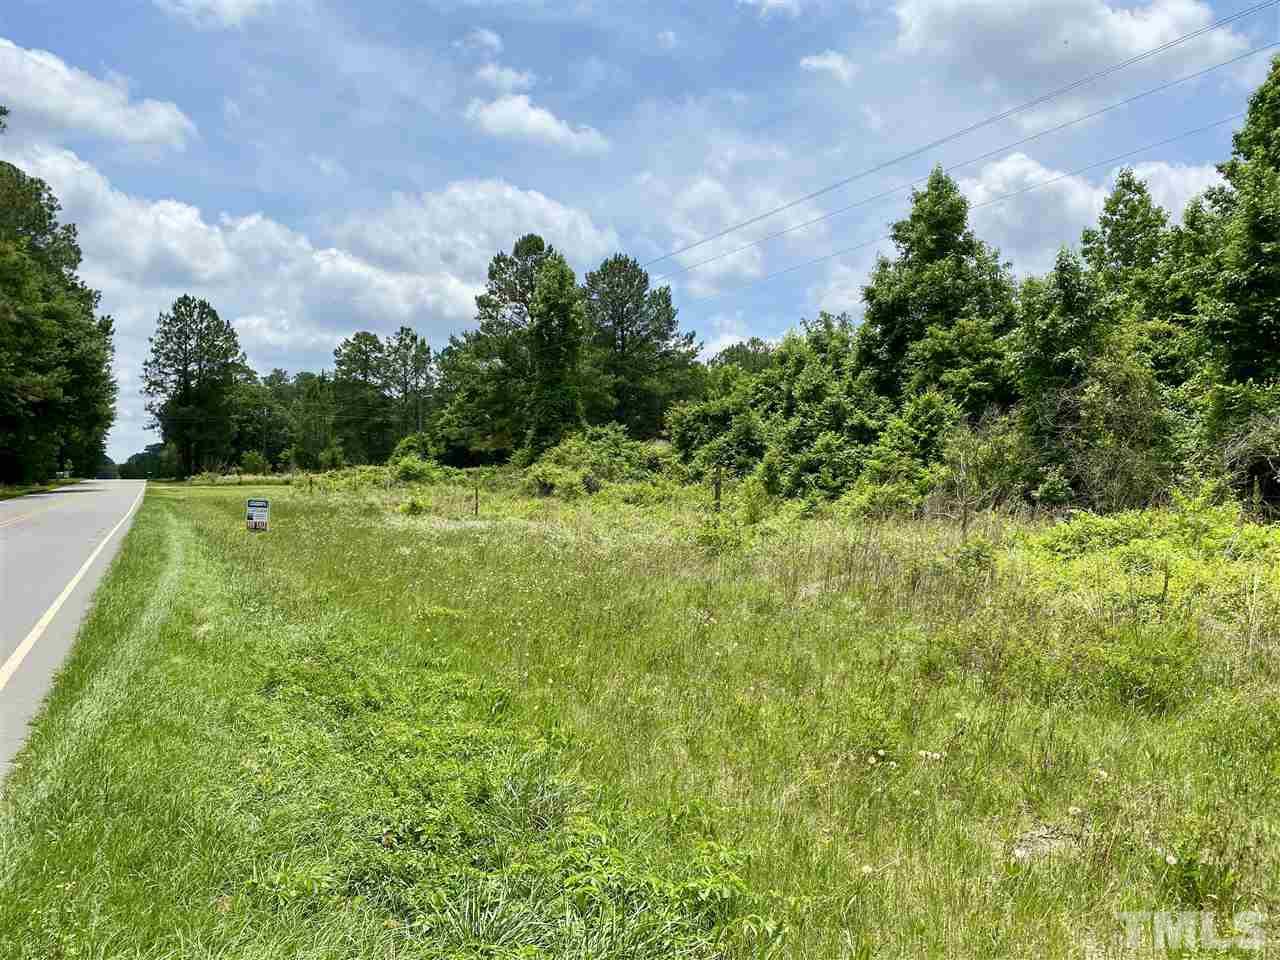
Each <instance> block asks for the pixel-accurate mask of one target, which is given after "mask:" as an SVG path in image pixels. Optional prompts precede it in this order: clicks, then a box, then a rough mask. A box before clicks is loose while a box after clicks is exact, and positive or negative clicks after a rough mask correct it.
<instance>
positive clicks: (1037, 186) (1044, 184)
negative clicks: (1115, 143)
mask: <svg viewBox="0 0 1280 960" xmlns="http://www.w3.org/2000/svg"><path fill="white" fill-rule="evenodd" d="M1244 116H1245V113H1243V112H1241V113H1233V114H1232V115H1231V116H1229V117H1223V118H1222V119H1221V120H1215V121H1213V123H1207V124H1205V125H1204V126H1202V127H1196V128H1195V129H1194V130H1187V131H1186V132H1184V133H1179V134H1178V135H1176V136H1173V137H1168V138H1167V139H1164V140H1160V141H1157V142H1156V143H1148V144H1147V145H1146V146H1142V147H1138V148H1137V149H1136V150H1129V151H1127V152H1125V153H1120V154H1117V155H1116V156H1114V157H1108V158H1107V159H1105V160H1098V161H1095V162H1094V163H1091V164H1088V165H1087V166H1084V167H1077V168H1076V169H1075V170H1071V171H1068V172H1067V173H1061V174H1058V176H1056V177H1050V178H1049V179H1048V180H1042V181H1041V182H1039V183H1033V184H1031V186H1029V187H1023V188H1022V189H1021V190H1015V191H1013V192H1012V193H1005V194H1001V195H1000V196H998V197H993V198H991V199H990V200H984V201H982V203H975V204H974V205H973V206H972V207H970V208H969V209H971V210H980V209H982V208H983V207H990V206H993V205H994V204H997V203H1004V202H1005V201H1006V200H1012V199H1014V198H1015V197H1020V196H1022V195H1023V194H1027V193H1030V192H1032V191H1033V190H1039V189H1041V188H1042V187H1047V186H1050V185H1052V184H1055V183H1058V182H1059V181H1062V180H1066V179H1067V178H1068V177H1077V176H1079V175H1080V174H1082V173H1087V172H1088V171H1090V170H1093V169H1096V168H1097V167H1105V166H1107V165H1108V164H1112V163H1118V162H1119V161H1121V160H1127V159H1129V158H1130V157H1133V156H1137V155H1138V154H1140V153H1146V152H1147V151H1148V150H1155V149H1157V148H1158V147H1165V146H1168V145H1169V144H1171V143H1176V142H1177V141H1179V140H1185V139H1186V138H1187V137H1193V136H1195V135H1196V134H1198V133H1205V132H1206V131H1208V130H1212V129H1213V128H1215V127H1220V126H1222V125H1223V124H1225V123H1231V122H1232V121H1233V120H1239V119H1240V118H1241V117H1244ZM891 239H893V238H892V236H890V235H887V234H886V235H884V236H880V237H876V238H874V239H872V240H864V241H863V242H862V243H855V244H854V245H853V246H851V247H844V248H842V249H840V250H836V251H835V252H834V253H827V254H824V255H823V256H821V257H815V258H814V259H812V260H805V261H804V262H802V263H796V264H792V265H791V266H789V267H784V268H783V269H782V270H777V271H775V272H773V273H770V274H768V275H766V276H763V277H760V278H759V279H757V280H752V281H751V282H750V283H744V284H742V285H741V286H737V287H734V288H732V289H730V290H723V291H720V292H719V293H713V294H709V295H707V296H705V297H698V298H697V299H698V300H699V301H703V300H718V299H719V298H721V297H724V296H728V295H730V294H734V293H740V292H741V291H743V290H749V289H751V288H752V287H757V286H759V285H760V284H762V283H768V282H769V281H770V280H776V279H777V278H778V277H781V276H785V275H786V274H788V273H794V272H795V271H797V270H803V269H804V268H805V267H813V266H817V265H818V264H820V263H825V262H826V261H828V260H834V259H835V258H836V257H843V256H844V255H845V254H849V253H854V252H855V251H857V250H864V249H866V248H867V247H871V246H875V245H876V244H877V243H883V242H884V241H885V240H891Z"/></svg>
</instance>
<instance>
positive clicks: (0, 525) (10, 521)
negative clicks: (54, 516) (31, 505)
mask: <svg viewBox="0 0 1280 960" xmlns="http://www.w3.org/2000/svg"><path fill="white" fill-rule="evenodd" d="M65 502H66V501H65V500H56V501H54V502H53V503H51V504H49V505H48V506H46V507H40V508H39V509H38V510H28V511H27V512H26V513H20V514H18V515H17V516H16V517H9V518H7V519H5V520H0V530H3V529H4V528H5V527H11V526H13V525H14V524H15V523H18V522H19V521H22V520H29V519H31V518H32V517H35V516H38V515H40V514H42V513H47V512H48V511H50V510H52V509H53V508H54V507H56V506H59V505H61V504H63V503H65Z"/></svg>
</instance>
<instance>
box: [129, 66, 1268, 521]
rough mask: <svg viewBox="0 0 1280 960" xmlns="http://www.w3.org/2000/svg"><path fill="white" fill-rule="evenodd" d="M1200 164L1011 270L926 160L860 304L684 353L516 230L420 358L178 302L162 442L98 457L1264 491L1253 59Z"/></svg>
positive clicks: (1264, 294)
mask: <svg viewBox="0 0 1280 960" xmlns="http://www.w3.org/2000/svg"><path fill="white" fill-rule="evenodd" d="M1219 169H1220V171H1221V173H1222V176H1223V178H1224V181H1225V182H1224V184H1223V185H1222V186H1219V187H1215V188H1213V189H1210V190H1209V191H1207V192H1206V193H1205V194H1203V195H1202V196H1200V197H1198V198H1196V199H1195V200H1194V201H1192V202H1191V203H1190V204H1189V206H1188V207H1187V209H1186V210H1185V211H1183V214H1182V217H1181V219H1180V222H1176V223H1175V222H1174V221H1173V220H1172V219H1171V218H1170V216H1169V214H1168V213H1167V212H1166V211H1164V210H1162V209H1161V208H1160V207H1159V206H1158V205H1157V204H1156V203H1154V202H1153V200H1152V197H1151V195H1150V193H1149V191H1148V189H1147V187H1146V185H1145V184H1144V183H1143V182H1142V181H1141V180H1140V179H1138V178H1137V177H1136V176H1135V175H1134V174H1133V172H1132V171H1131V170H1125V171H1122V172H1121V174H1120V175H1119V177H1118V178H1117V181H1116V184H1115V187H1114V190H1113V191H1112V193H1111V194H1110V196H1109V197H1108V198H1107V200H1106V203H1105V206H1104V209H1103V212H1102V214H1101V216H1100V218H1099V221H1098V223H1097V224H1096V225H1095V226H1093V227H1091V228H1090V229H1088V230H1086V231H1085V232H1084V235H1083V236H1082V237H1081V238H1080V241H1079V243H1078V244H1077V245H1074V246H1073V247H1064V248H1063V249H1062V250H1061V252H1060V253H1059V254H1058V256H1057V259H1056V262H1055V264H1054V267H1053V269H1052V270H1050V271H1049V273H1048V274H1046V275H1045V276H1039V277H1030V278H1026V279H1022V280H1018V279H1017V278H1016V277H1015V276H1014V274H1013V272H1012V269H1011V267H1010V265H1009V264H1008V263H1005V262H1003V261H1002V260H1001V258H1000V256H999V254H998V252H997V251H996V250H994V249H993V248H992V247H990V246H989V245H987V244H986V243H984V242H983V241H982V240H981V239H979V238H978V237H977V236H975V234H974V232H973V230H972V228H971V227H970V224H969V207H968V203H967V201H966V200H965V198H964V197H963V195H962V194H961V192H960V190H959V188H958V187H957V185H956V183H955V182H954V181H953V180H951V179H950V178H949V177H948V176H946V175H945V174H944V173H943V172H942V171H941V170H940V169H938V170H935V171H934V173H933V174H932V176H931V177H930V178H929V180H928V182H927V184H926V185H925V186H924V187H923V188H922V189H920V190H918V191H915V192H914V193H913V196H912V204H911V210H910V212H909V214H908V215H907V216H906V217H905V218H904V219H903V220H901V221H899V222H898V223H895V224H894V225H893V228H892V239H893V243H894V246H895V252H894V255H893V256H891V257H881V258H880V259H879V261H878V262H877V264H876V265H875V268H874V270H873V272H872V275H871V277H870V279H869V282H868V283H867V285H866V286H865V288H864V291H863V299H864V305H865V311H864V316H863V318H862V320H861V322H860V323H855V322H854V321H853V320H852V319H850V318H849V317H848V316H838V317H836V316H830V315H827V314H823V315H820V316H819V317H818V318H817V319H816V320H812V321H806V322H804V323H802V325H801V327H800V329H798V330H796V331H794V332H792V333H790V334H788V335H787V336H785V337H784V338H782V340H781V341H780V342H777V343H770V342H765V341H762V340H759V339H753V340H751V341H748V342H746V343H742V344H738V345H736V346H734V347H731V348H729V349H727V350H725V351H723V352H721V353H720V354H719V355H718V356H717V357H715V358H713V359H712V360H711V361H709V362H708V363H702V362H700V361H699V360H698V359H697V352H698V345H697V344H696V343H695V342H694V338H693V335H692V334H689V333H686V332H682V331H681V330H680V328H679V324H678V322H677V313H676V309H675V306H674V305H673V303H672V299H671V292H670V290H669V288H667V287H659V288H654V287H652V286H651V284H650V280H649V277H648V275H647V274H646V273H645V272H644V270H643V269H642V268H641V267H640V265H639V264H638V263H637V262H636V261H635V260H633V259H631V258H628V257H625V256H622V255H618V256H614V257H611V258H609V259H607V260H606V261H605V262H604V263H602V264H601V265H600V267H599V268H598V269H597V270H594V271H591V272H588V273H587V274H586V276H585V277H584V278H583V280H582V282H581V283H579V282H578V281H577V278H576V277H575V276H574V275H573V272H572V271H571V270H570V269H569V267H568V266H567V264H566V263H565V261H564V259H563V258H562V257H561V256H560V255H559V254H558V253H557V252H556V251H555V250H554V249H552V248H551V247H549V246H548V245H547V244H546V243H545V242H544V241H543V240H542V239H541V238H540V237H537V236H535V235H529V236H525V237H522V238H520V239H519V240H518V241H517V242H516V243H515V245H514V247H513V249H512V251H511V253H509V254H508V253H501V254H498V255H497V256H496V257H494V259H493V261H492V262H491V264H490V267H489V274H488V282H487V285H486V289H485V292H484V293H483V294H482V295H481V296H479V297H478V298H477V301H476V307H477V318H476V319H477V323H476V326H475V328H474V329H472V330H469V331H468V332H466V333H464V334H461V335H459V336H455V337H453V338H451V339H450V341H449V343H448V344H447V345H446V346H445V347H444V348H443V349H442V350H440V351H439V353H438V354H436V353H433V352H432V351H431V349H430V348H429V347H427V345H426V343H425V342H424V341H423V340H422V338H421V337H419V336H418V335H417V334H415V333H414V332H413V331H411V330H408V329H402V330H400V331H399V332H398V333H397V334H395V335H393V336H391V337H386V338H381V339H380V338H379V337H377V336H375V335H374V334H371V333H363V332H362V333H357V334H355V335H354V336H352V337H351V338H350V339H348V340H346V341H344V342H343V343H342V344H341V345H340V346H339V347H338V349H337V350H336V351H335V354H334V368H333V370H332V372H326V373H320V374H312V373H303V374H298V375H296V376H293V377H289V376H288V375H287V374H285V373H284V371H279V370H277V371H273V372H272V373H271V374H270V375H269V376H266V377H261V378H260V377H258V376H257V375H256V374H254V373H253V372H252V371H250V370H249V369H248V368H247V367H246V366H245V364H244V360H243V355H242V354H241V353H240V350H239V346H238V344H237V343H236V342H235V333H234V330H232V329H231V328H230V326H229V325H227V324H225V323H222V322H221V321H217V319H216V313H214V312H213V310H212V308H210V307H208V305H207V304H200V303H198V302H186V300H185V298H184V300H182V301H179V303H177V304H175V305H174V310H173V311H172V313H171V314H166V315H162V316H161V318H160V324H159V329H158V332H157V337H156V338H155V340H154V341H153V351H152V361H151V364H150V365H149V367H148V375H147V389H148V391H149V395H150V397H151V404H152V405H151V409H152V412H153V413H154V414H155V416H156V421H157V423H158V424H159V426H160V428H161V430H162V434H163V439H164V443H163V444H161V445H157V446H156V447H154V448H151V449H150V450H149V452H148V453H147V454H146V455H145V456H141V457H140V458H135V460H137V461H138V462H137V463H133V462H131V464H130V465H127V466H126V468H125V469H126V471H135V472H136V471H138V470H141V469H146V470H151V471H153V472H154V473H155V474H164V473H167V472H175V473H178V474H187V473H190V472H193V471H195V470H200V469H210V468H217V467H225V466H232V465H238V466H240V467H242V468H244V469H258V468H287V467H300V468H304V469H314V468H324V467H332V466H336V465H339V464H343V463H355V462H381V461H383V460H385V459H386V458H387V457H388V456H390V455H392V454H393V453H394V452H395V450H396V448H397V445H398V444H401V443H402V442H404V443H407V447H406V448H405V449H409V448H412V449H413V450H415V451H416V452H418V453H420V454H422V455H424V456H429V457H432V458H435V459H437V460H440V461H441V462H444V463H448V464H452V465H456V466H466V465H475V464H487V463H501V462H507V461H515V462H516V463H518V464H527V463H531V462H532V461H533V460H535V459H536V458H537V457H539V456H540V455H541V454H542V453H543V452H544V451H545V450H547V449H548V448H549V447H551V446H553V445H555V444H556V443H558V442H559V441H560V440H561V439H562V438H564V437H565V436H566V435H568V434H570V433H574V432H576V431H578V430H580V429H582V428H584V427H589V426H593V425H606V424H618V425H621V426H622V427H624V428H625V430H626V432H627V434H629V435H630V436H631V437H632V438H633V439H635V440H655V439H663V440H669V441H670V443H671V444H672V446H673V447H674V451H675V453H676V454H677V455H678V457H679V458H680V459H681V460H682V461H683V463H684V465H685V469H684V473H685V475H691V476H694V477H697V476H700V475H705V474H706V473H707V472H710V471H716V472H718V473H720V474H722V475H723V474H730V475H737V476H741V477H751V478H753V482H756V483H758V484H760V485H761V486H763V488H765V489H766V490H767V491H768V492H770V493H772V494H775V495H778V496H786V497H818V498H829V499H834V498H840V497H843V498H846V499H847V500H850V501H852V502H853V504H854V505H855V506H858V507H863V508H865V509H867V510H871V511H881V510H898V509H910V508H913V507H915V506H919V505H920V504H921V503H922V502H923V501H924V500H925V499H926V498H927V497H930V496H932V495H934V494H935V493H938V492H943V493H946V494H947V495H948V496H949V497H950V498H952V500H955V499H956V498H958V499H959V500H960V501H963V502H964V503H966V504H971V505H974V506H977V505H980V504H983V503H987V504H990V503H996V502H1003V501H1010V500H1028V501H1033V502H1037V503H1042V504H1053V505H1057V504H1068V503H1071V504H1079V505H1085V506H1090V507H1093V508H1097V509H1104V510H1108V509H1117V508H1122V507H1126V506H1130V505H1138V504H1143V503H1147V502H1149V501H1151V500H1152V499H1154V498H1158V497H1160V496H1162V495H1164V494H1166V493H1167V492H1168V491H1170V490H1171V489H1172V488H1173V487H1174V486H1175V485H1177V484H1179V483H1181V482H1184V481H1186V480H1187V479H1189V478H1192V477H1193V476H1195V475H1199V476H1203V477H1211V478H1216V479H1220V480H1221V479H1225V480H1227V481H1229V482H1230V483H1231V484H1233V485H1234V486H1235V488H1236V489H1237V490H1238V491H1239V493H1241V494H1242V495H1245V496H1249V497H1254V498H1257V499H1258V500H1264V501H1267V502H1275V501H1280V480H1278V479H1277V477H1278V476H1280V472H1278V471H1280V60H1277V61H1276V62H1275V63H1274V64H1273V67H1272V70H1271V73H1270V76H1269V78H1268V79H1267V81H1266V82H1265V83H1264V84H1263V86H1262V87H1261V88H1260V89H1259V90H1258V91H1257V92H1256V93H1255V94H1254V96H1253V97H1252V98H1251V100H1250V106H1249V111H1248V115H1247V120H1246V122H1245V124H1244V126H1243V128H1242V129H1241V130H1240V131H1239V132H1238V133H1237V134H1236V135H1235V138H1234V143H1233V149H1232V153H1231V156H1230V158H1229V159H1228V160H1227V161H1226V162H1224V163H1223V164H1222V165H1221V166H1220V168H1219ZM188 313H192V314H193V317H192V319H190V320H188V319H181V320H179V319H177V318H179V317H180V316H181V317H184V318H185V317H186V315H187V314H188ZM200 317H203V319H200ZM175 325H176V327H180V328H181V330H182V331H187V332H182V333H180V334H171V332H170V329H171V328H174V327H175ZM193 331H205V332H204V333H198V334H197V333H194V332H193ZM192 337H195V340H191V338H192ZM201 338H203V339H201ZM188 342H199V343H207V344H208V345H209V348H208V352H209V353H210V355H211V356H213V357H214V359H215V360H216V362H214V363H204V364H202V365H201V369H202V370H204V371H205V374H204V375H205V377H206V378H208V377H212V378H213V380H209V381H208V382H205V381H199V380H197V379H191V378H190V377H188V376H187V375H186V374H184V373H182V371H181V370H180V369H178V368H177V367H175V366H174V364H173V362H172V359H171V357H172V356H176V355H183V356H187V355H190V353H191V351H189V350H187V348H186V347H183V346H181V345H182V344H186V343H188ZM184 351H185V352H184ZM203 352H205V351H204V348H200V349H197V350H196V351H195V353H196V355H200V354H202V353H203ZM184 378H185V379H184ZM215 381H216V382H215ZM184 384H185V386H184ZM166 457H167V458H168V460H167V461H164V458H166ZM162 461H164V462H163V463H162Z"/></svg>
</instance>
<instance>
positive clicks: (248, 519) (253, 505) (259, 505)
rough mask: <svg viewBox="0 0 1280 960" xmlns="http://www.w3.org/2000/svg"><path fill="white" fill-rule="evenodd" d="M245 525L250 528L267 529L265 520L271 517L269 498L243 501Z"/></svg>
mask: <svg viewBox="0 0 1280 960" xmlns="http://www.w3.org/2000/svg"><path fill="white" fill-rule="evenodd" d="M244 518H245V526H246V527H248V528H249V529H250V530H265V529H267V521H268V520H269V519H270V518H271V501H270V500H249V501H247V502H246V503H245V514H244Z"/></svg>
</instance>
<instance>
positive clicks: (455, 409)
mask: <svg viewBox="0 0 1280 960" xmlns="http://www.w3.org/2000/svg"><path fill="white" fill-rule="evenodd" d="M556 256H558V255H557V254H556V252H555V248H553V247H551V246H549V245H548V244H547V243H546V242H545V241H544V240H543V239H542V238H541V237H540V236H538V235H537V234H532V233H531V234H526V235H525V236H523V237H521V238H520V239H519V240H517V241H516V242H515V245H514V246H513V247H512V251H511V253H510V254H507V253H498V254H497V255H495V256H494V258H493V259H492V260H491V261H490V262H489V273H488V280H487V282H486V284H485V291H484V293H482V294H480V295H479V296H478V297H476V320H477V322H478V326H477V327H476V329H474V330H469V331H467V332H466V333H464V334H462V335H461V336H453V337H450V338H449V344H448V346H446V347H445V348H444V350H442V351H441V354H440V358H439V386H438V389H439V394H440V397H441V403H442V406H443V409H442V411H441V416H440V422H439V423H440V431H439V432H440V434H441V437H442V440H443V441H444V443H445V444H446V446H447V447H451V448H453V451H454V453H453V454H452V456H453V458H454V459H457V460H460V461H465V460H468V459H471V458H473V457H474V458H478V459H490V458H493V457H503V456H506V455H509V454H510V453H511V452H512V451H513V450H515V449H516V448H517V447H518V446H520V445H521V444H522V443H523V442H524V440H525V438H526V436H527V434H528V421H527V420H526V415H527V412H528V409H529V405H528V402H527V400H528V396H529V392H530V390H531V389H532V384H533V376H534V374H533V356H532V347H531V343H530V330H529V328H530V324H531V322H532V321H531V316H532V307H533V297H534V291H535V289H536V286H537V282H538V276H539V272H540V270H541V268H542V266H543V265H544V264H545V263H547V262H549V261H550V260H551V259H553V258H555V257H556Z"/></svg>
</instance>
